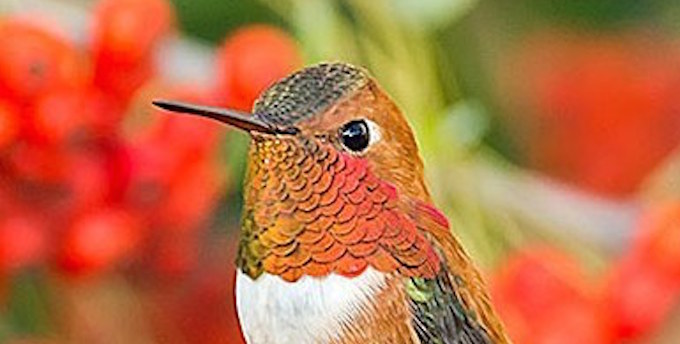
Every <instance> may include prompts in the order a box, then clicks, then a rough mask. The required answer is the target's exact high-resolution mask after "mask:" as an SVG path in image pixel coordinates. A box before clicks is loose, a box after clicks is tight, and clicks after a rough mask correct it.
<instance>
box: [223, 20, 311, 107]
mask: <svg viewBox="0 0 680 344" xmlns="http://www.w3.org/2000/svg"><path fill="white" fill-rule="evenodd" d="M218 59H219V60H218V63H219V68H220V92H221V94H220V96H221V97H222V98H223V99H224V100H225V102H226V105H227V106H229V107H232V108H235V109H239V110H243V111H250V108H251V106H252V105H253V102H254V101H255V99H256V98H257V96H258V95H259V94H260V93H261V92H262V91H264V90H265V88H267V86H269V85H270V84H272V83H273V82H274V81H276V80H278V79H280V78H282V77H284V76H286V75H288V74H290V72H292V71H293V70H294V69H296V68H298V67H299V66H300V65H301V63H302V58H301V56H300V53H299V51H298V48H297V46H296V44H295V41H293V39H292V38H290V36H288V35H287V34H286V33H285V32H283V31H281V30H279V29H277V28H274V27H270V26H265V25H254V26H249V27H245V28H243V29H240V30H238V31H236V32H235V33H234V34H233V35H231V36H230V37H228V38H227V40H226V41H225V42H224V44H223V45H222V48H221V51H220V53H219V57H218Z"/></svg>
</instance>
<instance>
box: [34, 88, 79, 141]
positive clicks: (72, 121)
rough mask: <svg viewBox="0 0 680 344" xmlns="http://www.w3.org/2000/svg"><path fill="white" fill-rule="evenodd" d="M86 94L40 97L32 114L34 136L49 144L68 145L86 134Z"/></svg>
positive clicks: (55, 93)
mask: <svg viewBox="0 0 680 344" xmlns="http://www.w3.org/2000/svg"><path fill="white" fill-rule="evenodd" d="M86 96H87V94H85V93H83V92H81V91H66V92H64V91H60V92H50V93H45V94H44V95H41V96H40V97H39V98H38V99H37V100H36V102H35V106H34V107H33V109H32V111H31V121H32V130H33V131H34V132H33V135H34V136H36V137H37V138H38V139H40V140H41V141H44V142H45V143H47V144H60V143H67V142H68V141H69V140H70V139H73V138H75V136H77V135H78V134H80V135H81V136H82V135H84V134H85V132H86V130H87V122H88V121H89V118H87V112H86V111H85V110H86V109H85V107H86V105H87V98H86Z"/></svg>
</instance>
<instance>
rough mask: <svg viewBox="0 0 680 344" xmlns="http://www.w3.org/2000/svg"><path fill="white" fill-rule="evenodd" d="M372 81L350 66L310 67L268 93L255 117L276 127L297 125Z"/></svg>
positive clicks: (256, 106)
mask: <svg viewBox="0 0 680 344" xmlns="http://www.w3.org/2000/svg"><path fill="white" fill-rule="evenodd" d="M368 80H369V77H368V74H367V73H366V72H365V71H363V70H361V69H359V68H357V67H354V66H352V65H349V64H346V63H321V64H318V65H314V66H311V67H307V68H304V69H302V70H300V71H297V72H295V73H293V74H291V75H289V76H288V77H286V78H284V79H281V80H279V81H277V82H276V83H275V84H273V85H271V86H270V87H269V88H268V89H267V90H266V91H264V92H263V93H262V94H261V95H260V97H259V98H258V99H257V100H256V101H255V105H253V114H254V115H255V117H257V118H258V119H260V120H262V121H264V122H267V123H270V124H273V125H276V126H289V125H293V124H295V123H297V122H299V121H301V120H304V119H307V118H310V117H312V116H314V115H315V114H318V113H321V112H323V111H324V110H325V109H327V108H328V107H329V106H331V105H333V104H335V103H336V102H337V101H338V100H340V99H341V98H343V97H345V96H347V95H349V94H351V93H352V92H354V91H356V90H357V89H359V88H360V87H362V86H364V85H366V83H367V82H368Z"/></svg>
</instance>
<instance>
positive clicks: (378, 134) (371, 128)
mask: <svg viewBox="0 0 680 344" xmlns="http://www.w3.org/2000/svg"><path fill="white" fill-rule="evenodd" d="M365 121H366V125H367V126H368V146H369V147H370V146H372V145H374V144H376V143H378V142H379V141H380V140H381V139H382V131H381V130H380V126H378V124H376V123H375V122H373V121H371V120H370V119H366V120H365Z"/></svg>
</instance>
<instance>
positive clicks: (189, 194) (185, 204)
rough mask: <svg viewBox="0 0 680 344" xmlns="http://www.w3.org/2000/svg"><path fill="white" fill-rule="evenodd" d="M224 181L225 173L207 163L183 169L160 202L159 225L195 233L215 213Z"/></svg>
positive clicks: (216, 166) (215, 165)
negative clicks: (161, 203) (194, 230)
mask: <svg viewBox="0 0 680 344" xmlns="http://www.w3.org/2000/svg"><path fill="white" fill-rule="evenodd" d="M225 177H226V171H225V170H224V169H220V168H219V167H218V165H217V164H216V163H215V162H213V161H210V160H203V161H199V162H195V163H193V164H191V165H188V166H184V168H182V169H181V170H180V171H179V173H178V174H176V175H175V176H174V177H173V180H172V185H171V186H170V188H169V190H168V194H167V196H166V198H165V199H164V200H163V205H162V211H161V214H162V215H161V219H160V220H161V221H160V222H161V223H166V224H167V226H168V227H172V228H176V229H180V230H191V229H195V228H196V227H197V226H198V225H200V224H201V223H202V222H203V221H206V220H207V219H208V217H209V216H210V214H211V212H212V211H213V210H214V207H215V204H216V203H217V201H218V197H219V196H220V195H221V194H222V188H223V184H224V181H225V179H226V178H225Z"/></svg>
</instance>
